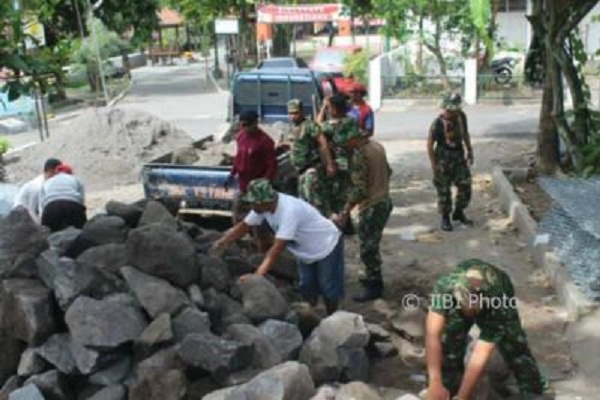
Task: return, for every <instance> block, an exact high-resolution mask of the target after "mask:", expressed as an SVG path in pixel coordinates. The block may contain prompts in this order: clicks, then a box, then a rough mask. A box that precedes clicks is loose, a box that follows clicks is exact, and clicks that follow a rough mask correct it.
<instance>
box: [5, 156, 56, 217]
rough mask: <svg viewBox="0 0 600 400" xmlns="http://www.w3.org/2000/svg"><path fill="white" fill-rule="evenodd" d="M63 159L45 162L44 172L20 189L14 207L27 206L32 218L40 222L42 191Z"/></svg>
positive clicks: (51, 159) (52, 159)
mask: <svg viewBox="0 0 600 400" xmlns="http://www.w3.org/2000/svg"><path fill="white" fill-rule="evenodd" d="M60 164H61V161H60V160H58V159H56V158H49V159H47V160H46V162H45V163H44V172H43V173H42V174H40V175H38V176H36V177H35V178H33V179H32V180H30V181H28V182H25V184H23V186H21V188H20V189H19V193H17V197H15V202H14V204H13V208H17V207H19V206H22V207H25V208H26V209H27V211H29V215H31V218H32V219H33V220H34V221H35V222H37V223H40V221H41V214H42V212H41V193H42V188H43V187H44V182H45V181H46V179H48V178H50V177H52V176H53V175H54V174H55V172H56V168H57V167H58V166H59V165H60Z"/></svg>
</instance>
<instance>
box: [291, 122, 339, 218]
mask: <svg viewBox="0 0 600 400" xmlns="http://www.w3.org/2000/svg"><path fill="white" fill-rule="evenodd" d="M297 129H298V134H297V135H296V137H295V141H294V145H293V147H292V153H291V162H292V165H293V166H294V167H295V168H296V170H297V171H298V174H299V178H298V195H299V197H300V198H301V199H303V200H305V201H307V202H308V203H310V204H312V205H313V206H314V207H315V208H316V209H317V210H319V211H320V212H321V214H323V215H325V216H328V215H329V214H330V209H331V207H330V204H329V190H328V189H329V186H328V185H327V174H326V172H325V167H324V166H323V164H322V162H321V155H320V151H319V145H318V142H317V137H319V135H320V134H321V130H320V129H319V126H318V125H316V124H315V123H313V122H312V121H308V120H304V121H303V122H302V123H301V124H299V125H298V126H297Z"/></svg>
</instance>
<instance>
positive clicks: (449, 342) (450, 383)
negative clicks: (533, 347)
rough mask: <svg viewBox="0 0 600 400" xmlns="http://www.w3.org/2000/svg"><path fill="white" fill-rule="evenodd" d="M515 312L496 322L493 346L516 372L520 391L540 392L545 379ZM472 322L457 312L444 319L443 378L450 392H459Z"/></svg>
mask: <svg viewBox="0 0 600 400" xmlns="http://www.w3.org/2000/svg"><path fill="white" fill-rule="evenodd" d="M515 315H516V317H514V318H511V319H510V320H509V322H508V323H505V324H503V325H502V326H498V329H497V330H498V332H499V335H500V336H499V337H500V338H499V340H498V341H497V342H496V349H497V350H498V351H499V352H500V354H501V355H502V357H503V358H504V361H505V362H506V364H507V365H508V367H509V368H510V369H511V370H512V372H513V374H514V375H515V378H516V380H517V384H518V385H519V391H520V392H521V394H524V395H525V394H542V393H543V392H544V390H545V389H546V388H547V382H546V381H545V379H544V378H543V377H542V375H541V374H540V371H539V369H538V366H537V363H536V361H535V359H534V357H533V355H532V354H531V351H530V350H529V346H528V345H527V336H526V335H525V332H524V331H523V328H522V327H521V323H520V321H519V317H518V313H515ZM474 323H475V321H474V320H473V319H468V318H465V317H462V316H460V315H458V313H457V314H454V315H451V316H450V317H448V319H447V321H446V326H445V328H444V335H443V338H442V347H443V354H444V356H443V361H442V380H443V383H444V386H445V387H446V389H448V390H449V391H450V393H451V394H452V395H454V394H456V393H457V392H458V389H459V388H460V384H461V382H462V377H463V373H464V370H465V366H464V357H465V351H466V348H467V338H468V335H469V330H470V329H471V326H472V325H473V324H474Z"/></svg>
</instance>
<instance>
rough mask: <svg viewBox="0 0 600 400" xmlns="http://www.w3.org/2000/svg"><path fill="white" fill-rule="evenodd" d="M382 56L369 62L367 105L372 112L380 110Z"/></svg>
mask: <svg viewBox="0 0 600 400" xmlns="http://www.w3.org/2000/svg"><path fill="white" fill-rule="evenodd" d="M382 57H383V56H379V57H376V58H375V59H373V60H371V61H370V62H369V104H370V105H371V108H373V110H375V111H377V110H379V109H380V108H381V98H382V88H381V80H382V79H381V59H382Z"/></svg>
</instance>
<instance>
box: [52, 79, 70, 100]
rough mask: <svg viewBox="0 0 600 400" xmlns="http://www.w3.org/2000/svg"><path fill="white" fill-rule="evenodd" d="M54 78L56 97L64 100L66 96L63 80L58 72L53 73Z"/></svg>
mask: <svg viewBox="0 0 600 400" xmlns="http://www.w3.org/2000/svg"><path fill="white" fill-rule="evenodd" d="M54 79H55V80H56V86H55V88H56V99H57V100H65V99H66V98H67V91H66V89H65V81H64V80H63V76H62V74H61V73H60V72H55V73H54Z"/></svg>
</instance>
